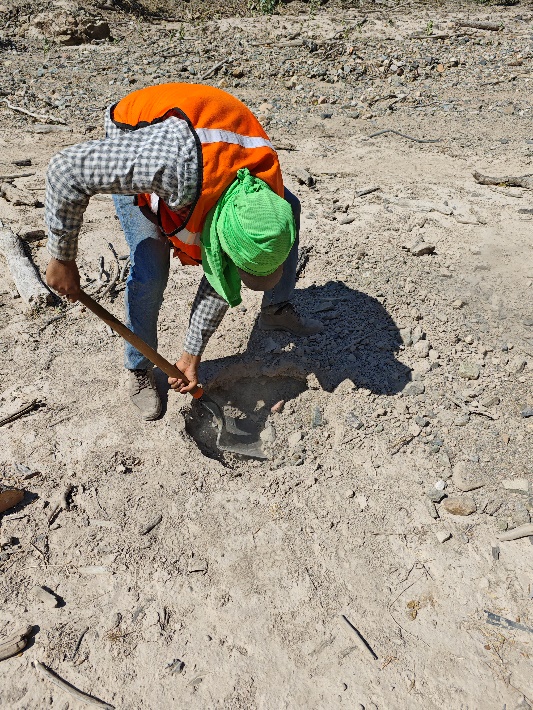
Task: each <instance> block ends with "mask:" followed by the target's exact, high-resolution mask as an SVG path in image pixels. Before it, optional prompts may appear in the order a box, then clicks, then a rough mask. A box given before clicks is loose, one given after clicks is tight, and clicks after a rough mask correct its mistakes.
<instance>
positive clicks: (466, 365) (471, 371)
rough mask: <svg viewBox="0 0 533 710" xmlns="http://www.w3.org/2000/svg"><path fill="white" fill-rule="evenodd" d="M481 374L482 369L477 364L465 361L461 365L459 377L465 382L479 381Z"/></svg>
mask: <svg viewBox="0 0 533 710" xmlns="http://www.w3.org/2000/svg"><path fill="white" fill-rule="evenodd" d="M480 373H481V368H480V367H479V365H478V364H477V363H476V362H470V361H469V360H465V361H464V362H462V363H461V364H460V365H459V377H462V378H463V379H465V380H477V379H478V378H479V375H480Z"/></svg>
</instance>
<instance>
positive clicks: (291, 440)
mask: <svg viewBox="0 0 533 710" xmlns="http://www.w3.org/2000/svg"><path fill="white" fill-rule="evenodd" d="M302 439H303V435H302V432H301V431H293V432H292V434H290V435H289V437H288V439H287V443H288V444H289V446H290V447H294V446H297V445H298V444H299V443H300V441H301V440H302Z"/></svg>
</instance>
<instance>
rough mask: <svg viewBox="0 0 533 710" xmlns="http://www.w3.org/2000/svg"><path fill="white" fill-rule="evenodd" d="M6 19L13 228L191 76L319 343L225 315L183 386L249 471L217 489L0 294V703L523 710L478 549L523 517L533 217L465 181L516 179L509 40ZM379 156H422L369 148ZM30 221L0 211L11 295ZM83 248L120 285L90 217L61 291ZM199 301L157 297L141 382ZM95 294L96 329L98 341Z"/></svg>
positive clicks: (111, 377)
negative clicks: (250, 443) (225, 112)
mask: <svg viewBox="0 0 533 710" xmlns="http://www.w3.org/2000/svg"><path fill="white" fill-rule="evenodd" d="M4 1H5V0H4ZM10 7H11V6H10ZM13 7H15V6H14V5H13ZM38 9H39V13H40V14H41V15H42V13H43V12H44V13H47V12H48V13H49V15H46V16H45V17H40V18H39V20H38V21H37V22H34V20H35V18H34V17H33V15H32V14H31V13H29V11H28V14H27V15H24V13H23V11H22V10H20V8H19V10H18V11H17V12H14V11H13V14H12V16H11V17H12V19H10V20H9V22H8V23H7V24H6V26H5V27H4V28H3V29H2V37H1V45H0V46H1V52H2V54H1V57H0V59H1V61H2V63H3V74H2V77H1V80H0V90H1V92H2V95H3V96H4V98H6V99H7V101H8V102H9V104H11V105H12V106H18V107H20V108H24V109H25V110H27V111H31V112H32V113H35V114H36V115H37V116H40V117H41V118H37V119H32V118H31V117H29V116H27V115H25V114H21V113H18V112H16V111H15V110H13V109H10V108H8V106H7V104H5V103H4V104H3V108H2V109H1V111H0V126H1V136H0V145H1V166H0V167H1V169H0V172H1V173H2V175H4V176H8V177H9V176H10V175H11V176H13V175H19V174H21V173H23V172H27V173H32V174H30V175H28V176H26V177H20V178H14V179H12V180H11V184H12V185H13V186H15V187H17V188H18V189H19V190H25V191H26V193H30V194H33V195H35V196H37V198H40V199H41V200H42V198H43V196H44V192H43V187H44V175H45V171H46V165H47V163H48V161H49V159H50V157H51V156H52V155H53V154H54V153H55V152H57V151H58V150H60V149H61V148H62V147H64V146H66V145H70V144H73V143H75V142H78V141H82V140H88V139H90V138H99V137H102V111H103V109H104V107H105V106H106V105H108V104H109V103H111V102H114V101H116V100H118V99H119V98H120V97H121V96H123V95H125V94H126V93H128V92H129V91H131V90H133V89H135V88H140V87H141V86H145V85H149V84H152V83H161V82H164V81H169V80H178V81H202V77H203V76H205V75H206V74H207V73H208V72H210V71H212V74H211V75H210V76H209V77H208V78H207V79H205V80H204V81H205V83H212V84H214V85H218V86H222V87H225V88H226V89H227V90H228V91H231V92H232V93H234V94H235V95H237V96H238V97H239V98H241V99H242V100H243V101H245V102H246V103H247V104H248V105H249V106H250V107H251V108H252V110H254V111H255V112H256V114H257V115H259V116H260V117H261V120H262V121H263V122H264V123H265V125H266V126H267V130H268V131H269V133H270V134H271V136H272V138H273V141H274V143H275V145H276V147H277V149H278V151H279V155H280V159H281V162H282V167H283V170H284V175H285V177H286V182H287V185H288V187H289V188H290V189H291V190H292V191H294V192H295V193H296V194H297V195H298V196H299V198H300V200H301V202H302V208H303V218H302V235H301V243H302V246H303V247H307V250H308V257H309V258H308V261H307V264H306V265H305V267H304V268H303V269H302V271H301V274H300V278H299V280H298V289H297V294H296V299H295V302H296V304H297V306H298V307H299V308H300V309H301V310H302V311H303V312H305V313H307V314H309V315H313V317H320V318H321V319H323V320H324V322H325V323H326V324H327V329H326V331H325V333H324V334H321V335H318V336H313V337H310V338H307V339H304V340H302V339H293V338H291V337H290V336H288V335H285V334H281V333H264V332H261V331H259V330H258V328H257V325H256V319H257V313H258V308H259V297H258V296H257V294H253V293H251V292H246V293H245V294H244V300H243V304H242V306H241V307H239V308H235V309H232V310H231V311H230V312H228V314H227V316H226V317H225V319H224V321H223V323H222V325H221V327H220V329H219V331H218V332H217V333H216V335H215V336H214V337H213V339H212V340H211V342H210V344H209V346H208V349H207V351H206V353H205V356H204V363H203V369H202V381H203V382H204V383H205V384H206V385H207V386H208V388H209V391H210V392H211V393H212V394H213V396H214V397H216V398H217V399H218V400H219V401H228V402H230V401H231V404H232V406H233V407H234V408H235V410H236V411H237V413H238V412H239V411H241V410H246V411H247V412H248V414H249V415H251V416H253V417H255V418H256V421H257V422H259V423H260V424H261V426H264V427H265V434H264V445H265V448H266V449H267V450H268V451H269V454H270V458H269V460H268V461H266V462H265V461H259V460H257V461H254V460H251V461H250V460H248V461H245V460H242V459H239V458H238V457H233V456H231V455H226V454H219V453H217V452H216V450H215V449H214V446H213V431H212V430H210V429H209V427H208V426H207V427H205V426H204V424H205V422H204V423H203V424H202V423H201V422H200V423H199V422H198V421H197V419H195V417H196V418H197V417H198V413H197V412H195V411H194V408H191V405H190V403H189V401H188V400H187V399H186V398H181V397H176V396H174V395H173V393H170V394H169V395H168V398H167V397H166V395H165V413H164V416H163V417H162V418H161V419H160V420H159V421H156V422H149V423H144V422H140V421H139V420H138V419H137V416H136V414H135V412H134V411H132V409H131V407H130V405H129V402H128V396H127V391H126V387H125V375H124V371H123V370H122V366H121V360H122V344H121V342H120V339H119V338H118V337H114V336H112V335H111V334H110V333H109V332H108V331H107V330H106V328H105V326H104V325H103V324H101V323H100V322H99V321H98V320H96V319H95V317H94V316H92V315H91V314H90V313H88V312H84V311H83V310H82V309H80V308H79V307H75V308H73V309H72V310H68V311H66V312H65V310H64V306H60V305H57V306H56V307H52V308H48V309H46V310H44V311H41V312H38V313H30V314H28V313H26V311H25V308H24V304H23V303H22V302H21V299H19V298H15V297H14V296H16V294H14V293H13V291H14V286H13V283H12V281H11V279H10V276H9V273H8V272H7V270H6V268H5V266H4V267H3V268H2V271H1V274H0V334H1V336H0V348H1V350H2V360H1V362H0V381H1V386H0V418H2V417H3V416H5V415H7V414H9V413H11V412H13V411H15V410H17V409H18V408H19V407H20V406H21V405H22V404H24V403H25V402H28V401H31V400H34V399H38V400H40V401H41V402H43V405H44V406H42V407H41V408H39V409H38V410H36V411H34V412H32V413H31V414H29V415H26V416H25V417H22V418H20V419H18V420H17V421H15V422H13V423H11V424H8V425H5V426H3V427H2V428H1V429H0V434H1V443H2V447H1V452H0V467H1V469H2V474H3V475H2V480H3V482H4V483H5V484H9V485H14V486H18V487H21V488H24V489H25V490H26V492H27V493H26V498H25V500H24V501H23V503H22V504H20V505H19V506H18V507H17V508H14V509H11V510H8V511H7V512H6V513H4V514H3V516H2V518H1V523H0V525H1V536H2V551H1V552H0V568H1V571H2V576H1V578H0V598H1V605H0V634H1V636H0V642H1V640H2V638H3V637H4V636H8V635H9V634H10V633H11V631H13V630H15V629H16V628H17V627H20V626H22V625H24V624H30V625H33V627H34V631H35V633H34V636H33V638H34V640H33V642H32V644H31V645H30V647H29V648H27V649H26V650H25V651H24V652H23V653H22V654H21V655H19V656H16V657H12V658H10V659H9V660H6V661H3V662H2V678H3V682H2V684H1V687H0V698H1V701H2V703H3V704H4V705H5V706H6V707H10V708H13V709H19V710H22V709H23V708H36V707H39V708H40V707H48V706H51V707H57V708H62V709H63V710H65V709H66V708H67V707H71V708H75V707H78V706H79V702H78V701H76V700H75V699H73V698H72V697H70V696H68V695H67V694H66V693H65V691H64V690H60V689H58V688H57V687H56V686H54V685H52V684H50V682H49V681H48V680H46V679H45V678H43V677H42V676H41V675H40V674H39V673H38V671H37V669H36V668H35V667H34V661H36V660H39V661H41V662H42V663H44V664H45V665H47V666H48V667H50V668H51V669H52V670H54V671H55V672H57V673H58V674H59V675H60V676H61V677H62V678H64V679H65V680H67V681H68V682H69V683H71V684H72V685H74V686H76V687H77V688H79V689H80V690H83V691H85V692H89V693H91V694H93V695H94V696H97V697H98V698H100V699H102V700H104V701H106V702H108V703H110V704H112V705H113V706H115V707H117V708H131V709H132V710H134V709H135V708H166V707H179V708H190V709H193V708H202V709H203V708H211V707H213V708H214V707H219V708H242V709H243V710H244V709H246V710H248V709H250V708H257V709H258V710H259V709H260V710H263V709H265V710H266V709H267V708H268V709H269V710H270V709H273V708H290V709H291V710H292V709H299V708H326V707H327V708H330V707H335V708H337V707H338V708H343V707H345V708H350V709H352V708H366V709H367V710H368V709H370V708H373V709H376V708H379V709H381V710H389V709H391V708H420V709H422V708H423V709H424V710H429V709H430V708H459V707H461V708H476V709H478V708H479V709H481V708H483V710H501V708H502V707H506V708H508V709H509V708H512V709H513V710H514V709H516V710H518V708H527V707H530V704H533V685H532V680H531V679H532V677H533V673H532V661H531V656H532V654H533V633H530V632H528V631H527V628H529V629H531V628H533V607H532V605H533V599H532V592H533V578H532V572H531V569H532V558H533V547H532V546H531V544H530V541H529V539H528V538H527V537H526V538H524V539H520V540H516V541H512V542H501V541H499V539H498V536H499V534H501V532H502V531H503V530H505V529H507V528H514V527H517V526H520V525H523V524H526V523H529V522H530V514H531V511H532V509H533V501H532V498H531V484H532V473H533V472H532V465H531V460H532V459H531V431H532V427H531V421H532V420H531V418H529V417H527V416H525V415H523V414H522V413H523V412H525V413H527V411H528V409H527V408H528V407H529V408H531V405H532V403H533V402H532V391H531V362H532V355H533V353H532V348H533V334H532V331H531V328H532V324H533V319H532V307H531V294H532V283H533V262H532V258H531V257H532V249H531V247H532V241H531V215H532V213H533V199H532V197H531V193H530V192H529V191H528V190H523V189H518V188H509V187H505V186H504V185H501V186H498V185H496V186H486V185H480V184H478V183H477V182H476V181H475V180H474V178H473V176H472V173H473V171H474V170H478V171H479V172H481V173H482V174H488V175H494V176H506V175H524V174H526V173H528V172H530V170H531V167H530V166H531V159H532V156H533V149H532V140H533V136H532V135H531V115H532V107H531V103H530V91H529V86H530V83H529V82H530V77H532V76H533V75H531V68H532V64H531V62H532V52H531V42H532V31H531V22H532V15H531V12H530V10H529V8H528V7H526V6H522V5H519V6H517V7H498V8H496V7H490V8H489V7H480V6H478V5H468V6H465V5H463V6H462V7H460V8H459V7H455V6H441V7H439V8H438V9H430V8H427V7H425V6H423V7H419V6H413V7H403V8H398V9H396V10H395V9H394V8H392V7H389V6H386V5H377V4H376V5H372V6H365V7H364V8H362V9H358V8H346V7H344V8H343V7H342V5H337V6H334V7H329V6H327V5H326V6H325V7H324V8H321V9H320V8H318V7H317V5H316V4H311V5H305V4H302V5H296V4H287V5H283V6H282V8H281V12H282V14H281V15H279V14H274V15H272V16H262V15H260V14H257V13H256V14H253V15H252V16H248V17H244V18H242V17H226V18H222V19H220V20H209V18H207V19H206V18H204V17H201V18H200V19H187V18H182V19H185V20H186V21H183V22H162V21H156V20H154V19H152V20H149V19H147V18H146V17H145V18H144V19H143V18H142V17H141V16H140V15H139V14H137V15H128V14H125V13H124V12H123V11H122V10H121V9H120V7H119V8H118V9H117V8H116V7H115V9H113V10H111V9H101V8H97V7H96V6H90V7H88V9H87V12H86V15H83V16H82V15H79V16H77V17H76V18H75V20H76V22H74V21H72V20H71V19H68V17H66V16H65V14H61V17H60V20H61V23H62V24H60V23H59V20H57V22H55V21H54V18H55V17H56V16H55V15H54V12H59V11H61V12H63V13H64V12H67V15H68V11H67V10H65V8H64V7H62V8H61V7H60V8H59V9H58V8H57V7H55V8H54V7H52V6H44V5H43V6H42V7H39V8H38ZM457 19H460V20H467V19H471V20H472V19H474V20H481V21H490V22H495V23H501V24H502V25H503V29H501V30H499V31H486V30H477V29H473V28H461V27H459V26H458V25H457V24H456V22H455V20H457ZM54 22H55V24H54ZM95 22H96V24H95ZM90 23H92V25H91V24H90ZM102 23H107V24H108V26H109V36H108V37H106V38H103V39H92V40H91V39H90V36H94V32H96V31H97V32H100V33H104V34H106V30H105V27H102ZM89 25H90V27H89ZM95 26H96V27H97V28H99V29H97V30H95V29H94V27H95ZM58 27H60V31H59V30H57V28H58ZM91 28H92V29H91ZM91 33H93V34H91ZM439 36H440V38H439ZM65 38H66V39H65ZM110 38H111V39H110ZM78 41H79V44H78ZM59 42H67V44H66V45H65V44H59ZM68 42H74V45H72V46H69V45H68ZM223 60H225V63H224V64H222V65H221V66H219V67H218V68H216V69H214V70H213V67H215V65H217V64H219V63H220V62H221V61H223ZM49 115H51V116H53V117H54V118H55V119H60V120H62V121H64V125H63V124H60V123H51V122H49V120H48V119H46V116H49ZM43 116H44V117H45V118H43ZM386 129H394V130H397V131H399V132H400V133H403V134H405V135H407V136H409V137H410V138H416V139H419V140H429V141H433V140H435V141H437V142H426V143H420V142H416V141H413V140H411V139H410V138H405V137H402V136H400V135H397V134H395V133H381V134H380V135H376V136H375V137H374V138H371V137H370V136H371V135H373V134H377V133H379V132H380V131H384V130H386ZM28 158H29V159H31V166H29V167H20V166H15V165H14V164H13V161H22V160H25V159H28ZM302 171H306V173H307V174H306V173H302ZM308 175H309V176H310V177H311V178H314V183H315V184H314V185H311V186H308V185H307V184H305V183H306V182H313V180H308ZM296 176H299V177H300V181H299V180H298V179H297V177H296ZM4 179H5V178H4ZM301 180H303V183H302V182H301ZM374 187H375V188H379V189H376V190H375V191H369V192H368V193H367V194H364V195H360V196H359V194H360V193H361V192H363V191H365V190H370V188H374ZM37 201H38V200H37ZM42 217H43V209H42V206H41V207H24V206H16V205H15V204H14V203H13V202H9V201H7V200H5V199H0V218H1V219H2V221H3V222H4V224H5V225H7V226H9V227H10V228H11V229H12V230H13V231H14V232H16V233H17V234H19V235H21V237H24V238H25V239H26V248H27V250H28V253H29V254H31V257H32V259H33V260H34V262H35V263H36V264H37V265H38V267H39V268H40V269H41V270H42V271H43V270H44V268H45V265H46V261H47V256H46V251H45V243H44V239H43V238H42V233H41V232H39V230H42V229H43V223H42ZM108 243H112V244H113V245H114V248H115V250H116V252H117V255H118V256H119V257H121V256H125V254H126V247H125V242H124V239H123V237H122V234H121V231H120V228H119V224H118V221H117V219H116V217H115V216H114V211H113V206H112V203H111V201H110V200H109V199H108V198H105V197H102V198H100V199H93V200H92V201H91V204H90V206H89V209H88V211H87V214H86V219H85V224H84V227H83V232H82V236H81V241H80V258H79V265H80V271H81V273H82V277H83V283H84V284H87V288H88V290H93V291H94V290H95V288H96V284H97V283H98V279H99V278H100V274H101V273H102V271H101V268H100V266H99V263H100V257H102V256H103V257H104V272H109V273H112V267H114V256H113V254H112V252H111V250H110V249H109V247H108ZM416 254H419V255H416ZM3 263H4V262H3V261H2V264H3ZM120 263H121V264H122V263H124V262H123V260H122V261H121V262H120ZM104 275H105V273H104ZM200 276H201V273H200V271H199V270H195V269H193V268H182V267H180V265H179V264H176V263H173V265H172V270H171V276H170V281H169V285H168V288H167V291H166V294H165V302H164V305H163V308H162V311H161V317H160V322H159V349H160V351H161V353H162V354H164V355H165V356H167V357H168V358H169V359H173V358H177V357H178V356H179V354H180V348H181V344H182V340H183V337H184V334H185V331H186V328H187V321H188V316H189V309H190V304H191V302H192V299H193V298H194V293H195V290H196V287H197V284H198V281H199V279H200ZM122 289H123V283H122V282H121V281H120V280H119V281H117V285H116V288H115V289H114V290H112V291H111V292H110V294H109V295H107V296H105V297H103V298H102V303H103V304H104V305H105V306H106V307H107V308H109V309H110V310H111V311H113V312H114V313H115V314H116V315H117V316H119V317H121V316H122V313H123V306H122ZM101 293H102V290H100V295H101ZM55 316H61V317H60V318H58V319H57V320H55V321H53V322H50V321H51V320H52V318H54V317H55ZM159 382H160V385H161V388H162V390H164V382H165V377H163V376H161V377H159ZM281 400H284V405H283V406H281V405H279V402H280V401H281ZM275 405H278V407H277V410H278V411H275V412H272V407H273V406H275ZM194 436H196V437H197V438H200V441H199V442H197V441H195V438H194ZM465 489H466V490H465ZM468 489H470V490H468ZM66 491H68V493H67V494H66V505H65V506H64V507H59V508H58V509H57V510H56V512H55V513H54V514H53V515H52V512H53V511H54V509H55V508H56V506H57V502H58V501H59V500H60V497H61V495H62V494H65V493H66ZM456 499H459V500H456ZM472 510H473V511H474V512H471V511H472ZM449 511H454V512H455V513H457V512H462V513H466V512H469V514H468V515H458V514H454V513H452V512H449ZM147 528H151V529H150V531H149V532H146V530H147ZM441 540H444V542H441ZM35 585H40V586H44V587H47V588H49V589H50V590H51V591H52V592H53V593H54V594H55V595H57V598H58V599H59V600H60V603H59V606H58V607H57V608H53V607H51V606H47V605H46V604H45V603H43V602H42V601H40V600H39V599H38V598H36V597H35V595H34V593H33V592H32V588H33V587H34V586H35ZM486 611H490V612H492V613H494V614H497V615H500V616H501V617H504V618H506V619H510V620H511V621H514V622H517V623H519V624H521V625H522V627H525V628H526V630H524V628H512V627H509V626H508V625H507V627H501V626H500V627H498V626H495V625H494V624H489V623H487V621H488V619H489V617H488V615H487V613H486ZM341 615H344V616H345V617H346V618H347V619H348V620H349V621H350V623H351V624H352V625H353V626H354V627H355V628H356V629H358V631H359V633H360V634H361V635H362V636H363V637H364V639H366V641H367V643H368V644H369V646H370V647H371V648H372V650H373V651H374V652H375V654H376V655H377V660H375V659H373V658H372V657H371V655H370V654H369V652H368V650H365V649H364V648H362V647H361V644H360V641H359V639H358V637H357V635H356V634H355V633H354V632H352V631H350V629H349V628H348V627H347V626H346V624H345V623H344V622H343V621H342V618H341ZM493 620H494V619H493Z"/></svg>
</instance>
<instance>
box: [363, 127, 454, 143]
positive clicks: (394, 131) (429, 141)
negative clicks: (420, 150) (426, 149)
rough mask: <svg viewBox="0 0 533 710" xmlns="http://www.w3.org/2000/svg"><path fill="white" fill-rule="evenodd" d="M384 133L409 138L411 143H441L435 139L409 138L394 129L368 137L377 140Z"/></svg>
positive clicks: (386, 129)
mask: <svg viewBox="0 0 533 710" xmlns="http://www.w3.org/2000/svg"><path fill="white" fill-rule="evenodd" d="M384 133H395V134H396V135H397V136H401V137H402V138H407V139H408V140H410V141H414V142H415V143H438V142H439V141H440V138H434V139H432V140H430V139H426V140H422V139H421V138H413V137H412V136H408V135H406V134H405V133H400V131H396V130H395V129H394V128H385V129H383V130H382V131H378V132H377V133H372V135H370V136H368V137H369V138H375V137H376V136H382V135H383V134H384Z"/></svg>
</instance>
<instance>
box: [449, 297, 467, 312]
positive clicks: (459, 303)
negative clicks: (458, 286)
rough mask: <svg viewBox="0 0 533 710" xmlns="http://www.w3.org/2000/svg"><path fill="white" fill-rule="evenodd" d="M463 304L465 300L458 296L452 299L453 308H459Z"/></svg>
mask: <svg viewBox="0 0 533 710" xmlns="http://www.w3.org/2000/svg"><path fill="white" fill-rule="evenodd" d="M464 305H465V302H464V301H463V300H461V299H460V298H457V299H456V300H455V301H452V308H455V310H459V309H460V308H462V307H463V306H464Z"/></svg>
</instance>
